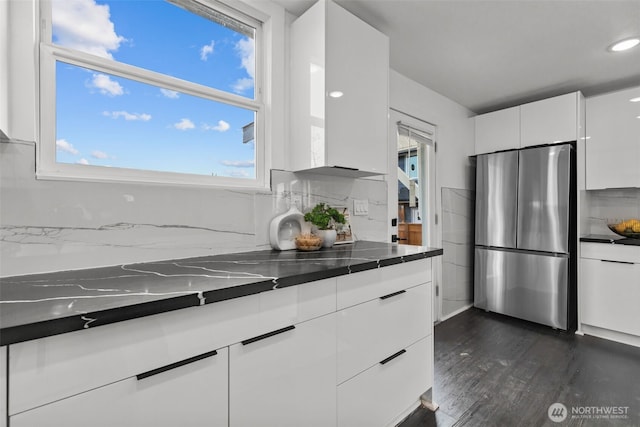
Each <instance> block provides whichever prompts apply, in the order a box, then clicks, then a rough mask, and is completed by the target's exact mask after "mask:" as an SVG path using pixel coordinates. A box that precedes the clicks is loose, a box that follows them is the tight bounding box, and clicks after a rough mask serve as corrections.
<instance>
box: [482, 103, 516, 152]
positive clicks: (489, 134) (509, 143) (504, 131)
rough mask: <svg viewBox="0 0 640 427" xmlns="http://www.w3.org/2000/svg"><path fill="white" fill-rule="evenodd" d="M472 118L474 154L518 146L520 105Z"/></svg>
mask: <svg viewBox="0 0 640 427" xmlns="http://www.w3.org/2000/svg"><path fill="white" fill-rule="evenodd" d="M474 120H475V125H476V151H475V152H476V154H483V153H492V152H494V151H501V150H509V149H515V148H520V107H513V108H506V109H504V110H499V111H494V112H492V113H487V114H482V115H479V116H476V117H475V118H474Z"/></svg>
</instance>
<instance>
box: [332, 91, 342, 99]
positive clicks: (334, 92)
mask: <svg viewBox="0 0 640 427" xmlns="http://www.w3.org/2000/svg"><path fill="white" fill-rule="evenodd" d="M342 95H344V93H342V92H341V91H339V90H332V91H331V92H329V96H330V97H332V98H340V97H341V96H342Z"/></svg>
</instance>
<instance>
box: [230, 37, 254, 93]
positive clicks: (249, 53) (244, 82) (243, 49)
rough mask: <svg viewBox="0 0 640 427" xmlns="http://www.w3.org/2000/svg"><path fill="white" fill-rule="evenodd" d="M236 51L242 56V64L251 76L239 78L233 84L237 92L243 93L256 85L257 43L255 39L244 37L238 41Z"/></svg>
mask: <svg viewBox="0 0 640 427" xmlns="http://www.w3.org/2000/svg"><path fill="white" fill-rule="evenodd" d="M235 50H236V53H237V54H238V56H240V65H241V67H242V68H244V70H245V71H246V72H247V74H248V75H249V78H247V77H244V78H241V79H238V80H237V81H236V83H235V84H234V85H233V86H232V89H233V90H234V91H235V92H236V93H242V92H244V91H245V90H247V89H250V88H252V87H253V86H254V79H255V65H256V56H255V43H254V39H250V38H243V39H240V41H238V43H236V46H235Z"/></svg>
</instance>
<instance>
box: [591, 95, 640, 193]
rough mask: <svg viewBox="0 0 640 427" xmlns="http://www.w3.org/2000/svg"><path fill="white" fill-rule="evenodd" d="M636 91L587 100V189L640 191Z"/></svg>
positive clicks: (639, 110)
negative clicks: (631, 188) (625, 188)
mask: <svg viewBox="0 0 640 427" xmlns="http://www.w3.org/2000/svg"><path fill="white" fill-rule="evenodd" d="M637 97H640V87H636V88H633V89H628V90H623V91H619V92H614V93H610V94H605V95H600V96H594V97H591V98H587V100H586V109H587V122H586V127H587V138H588V139H587V140H586V152H587V153H586V179H587V189H602V188H621V187H640V119H638V117H639V116H640V102H630V100H631V99H634V98H637Z"/></svg>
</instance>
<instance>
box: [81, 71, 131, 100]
mask: <svg viewBox="0 0 640 427" xmlns="http://www.w3.org/2000/svg"><path fill="white" fill-rule="evenodd" d="M89 87H92V88H96V89H98V90H99V91H100V93H101V94H103V95H108V96H120V95H122V94H124V88H123V87H122V86H120V83H118V82H116V81H114V80H111V77H109V76H107V75H106V74H98V73H94V74H93V78H92V80H91V83H90V84H89Z"/></svg>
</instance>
